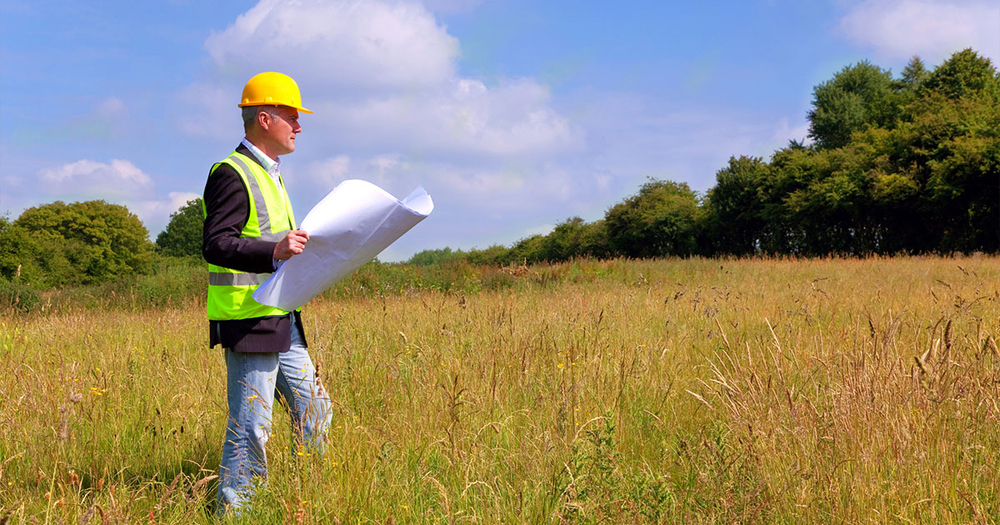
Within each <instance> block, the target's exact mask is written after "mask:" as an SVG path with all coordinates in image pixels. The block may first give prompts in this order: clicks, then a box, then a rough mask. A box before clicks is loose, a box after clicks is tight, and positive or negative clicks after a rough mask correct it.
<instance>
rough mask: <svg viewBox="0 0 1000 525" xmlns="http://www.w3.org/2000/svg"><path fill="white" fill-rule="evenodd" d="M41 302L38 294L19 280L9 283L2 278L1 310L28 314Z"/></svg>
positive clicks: (0, 280)
mask: <svg viewBox="0 0 1000 525" xmlns="http://www.w3.org/2000/svg"><path fill="white" fill-rule="evenodd" d="M41 302H42V299H41V297H40V296H39V295H38V292H37V291H35V290H34V289H33V288H31V287H30V286H28V285H26V284H24V283H21V282H20V280H19V279H14V281H8V280H7V279H4V278H3V277H0V309H5V310H6V309H11V310H16V311H19V312H24V313H27V312H30V311H32V310H34V309H35V308H37V307H38V306H39V305H40V304H41Z"/></svg>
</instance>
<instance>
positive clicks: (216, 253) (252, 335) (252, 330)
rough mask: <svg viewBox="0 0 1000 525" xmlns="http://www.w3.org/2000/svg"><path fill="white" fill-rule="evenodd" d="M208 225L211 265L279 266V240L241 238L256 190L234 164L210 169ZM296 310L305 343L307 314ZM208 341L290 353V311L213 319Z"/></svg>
mask: <svg viewBox="0 0 1000 525" xmlns="http://www.w3.org/2000/svg"><path fill="white" fill-rule="evenodd" d="M236 151H237V152H239V153H242V154H243V155H246V156H247V157H249V158H250V159H251V160H253V161H254V162H256V163H257V164H258V165H260V161H259V160H257V157H256V156H254V154H253V153H252V152H251V151H250V150H249V149H248V148H247V147H246V146H244V145H243V144H242V143H241V144H240V145H239V147H237V148H236ZM204 201H205V211H206V213H207V216H206V217H205V229H204V230H203V233H202V245H201V253H202V255H203V256H204V257H205V260H206V261H208V262H209V263H211V264H215V265H218V266H222V267H225V268H232V269H234V270H239V271H242V272H252V273H270V272H273V271H274V246H275V245H276V244H277V243H275V242H269V241H264V240H261V239H254V238H243V237H240V232H242V231H243V227H244V226H246V223H247V220H249V218H250V193H249V191H247V187H246V185H245V184H243V179H241V178H240V176H239V174H238V173H236V170H234V169H233V168H232V167H231V166H229V165H228V164H222V165H220V166H219V167H218V168H216V169H215V171H213V172H210V173H209V176H208V182H206V183H205V193H204ZM291 315H294V316H295V317H296V320H297V321H298V322H297V323H296V326H298V329H299V335H300V336H301V337H302V341H303V344H304V343H305V340H306V338H305V333H304V331H303V330H302V317H301V315H300V313H299V312H292V313H291ZM208 324H209V338H208V345H209V346H210V347H214V346H215V345H217V344H221V345H222V346H223V347H224V348H230V349H232V350H233V351H235V352H287V351H288V348H289V347H290V346H291V344H292V343H291V326H292V323H291V319H290V316H289V315H281V316H267V317H256V318H252V319H239V320H234V321H209V323H208Z"/></svg>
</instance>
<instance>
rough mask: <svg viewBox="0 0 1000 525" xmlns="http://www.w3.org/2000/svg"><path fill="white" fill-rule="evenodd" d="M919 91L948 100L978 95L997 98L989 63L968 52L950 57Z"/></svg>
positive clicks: (993, 71) (996, 84)
mask: <svg viewBox="0 0 1000 525" xmlns="http://www.w3.org/2000/svg"><path fill="white" fill-rule="evenodd" d="M921 87H922V89H923V90H924V91H926V92H937V93H940V94H942V95H944V96H945V97H947V98H950V99H959V98H968V97H970V96H972V95H973V94H975V93H978V92H980V91H987V92H988V93H989V94H990V95H991V96H993V97H996V96H997V95H1000V92H998V91H1000V90H998V87H1000V85H998V80H997V72H996V69H994V67H993V64H992V63H991V62H990V59H988V58H985V57H981V56H979V54H978V53H976V52H975V51H973V50H971V49H965V50H963V51H959V52H958V53H955V54H954V55H952V56H951V57H950V58H949V59H948V60H946V61H945V62H944V63H943V64H941V65H940V66H938V67H937V68H935V69H934V72H933V73H931V74H930V75H928V77H927V80H925V81H924V82H923V84H922V85H921Z"/></svg>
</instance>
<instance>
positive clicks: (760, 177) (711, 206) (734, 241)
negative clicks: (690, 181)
mask: <svg viewBox="0 0 1000 525" xmlns="http://www.w3.org/2000/svg"><path fill="white" fill-rule="evenodd" d="M768 176H769V169H768V166H767V164H766V163H765V162H764V161H763V159H759V158H754V157H740V158H736V157H731V158H730V159H729V165H728V166H727V167H725V168H723V169H721V170H719V172H718V173H717V174H716V176H715V177H716V184H715V187H714V188H712V189H711V190H710V191H709V192H708V198H707V202H706V207H707V217H706V218H705V221H706V223H707V224H706V226H707V229H708V230H709V231H710V232H711V235H712V238H711V242H712V244H713V246H714V247H715V249H716V250H717V251H718V252H720V253H726V254H732V255H749V254H752V253H755V252H756V251H757V250H758V249H759V248H760V244H761V241H762V239H761V238H760V236H761V233H762V232H763V230H764V225H765V223H766V221H765V217H764V201H763V200H762V199H761V195H760V193H759V188H761V186H762V184H763V182H764V181H766V180H767V179H768Z"/></svg>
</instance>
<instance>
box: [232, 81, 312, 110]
mask: <svg viewBox="0 0 1000 525" xmlns="http://www.w3.org/2000/svg"><path fill="white" fill-rule="evenodd" d="M247 106H288V107H290V108H295V109H297V110H299V111H301V112H303V113H312V111H309V110H308V109H306V108H304V107H302V95H300V94H299V85H298V84H296V83H295V81H294V80H292V77H290V76H288V75H285V74H282V73H275V72H273V71H268V72H266V73H258V74H256V75H254V76H253V78H251V79H250V80H249V81H248V82H247V85H246V86H244V87H243V97H242V102H240V104H239V107H241V108H245V107H247Z"/></svg>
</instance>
